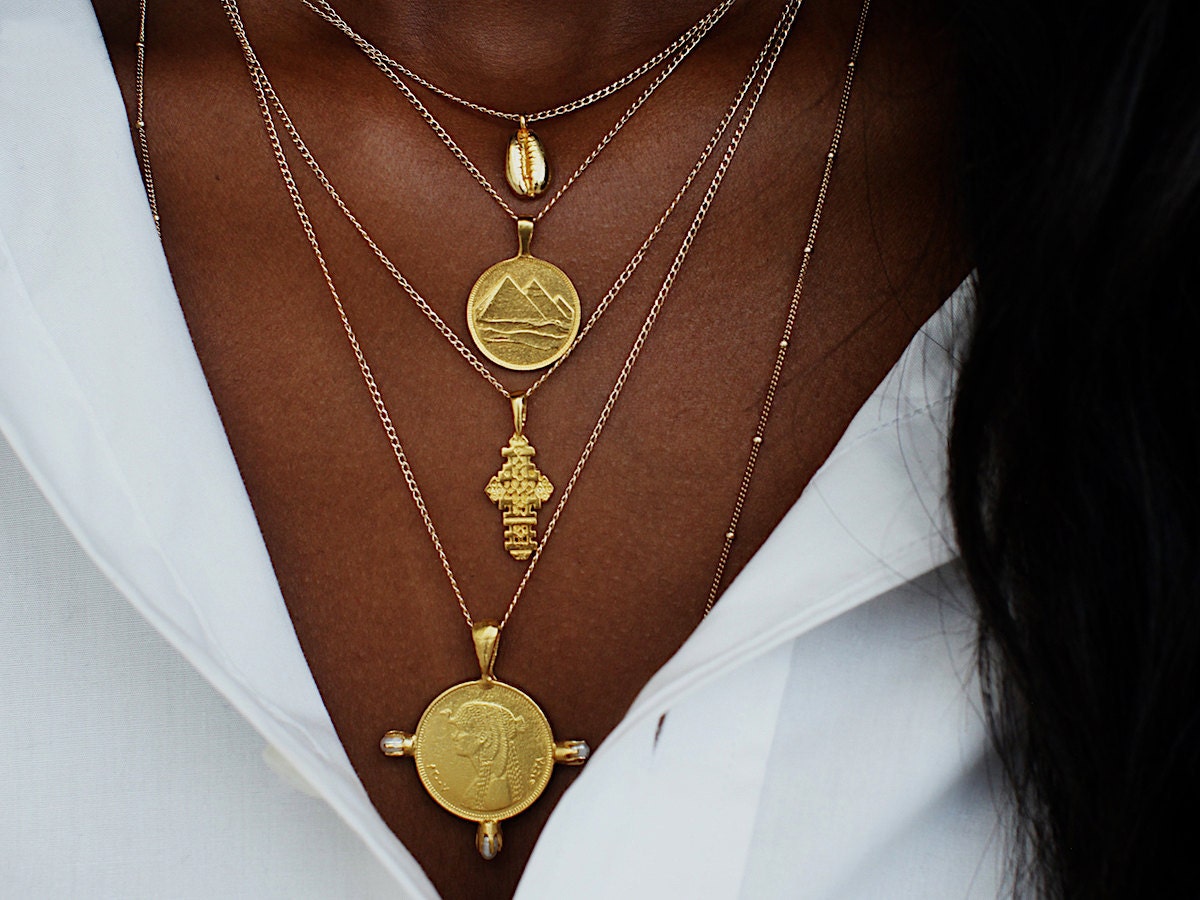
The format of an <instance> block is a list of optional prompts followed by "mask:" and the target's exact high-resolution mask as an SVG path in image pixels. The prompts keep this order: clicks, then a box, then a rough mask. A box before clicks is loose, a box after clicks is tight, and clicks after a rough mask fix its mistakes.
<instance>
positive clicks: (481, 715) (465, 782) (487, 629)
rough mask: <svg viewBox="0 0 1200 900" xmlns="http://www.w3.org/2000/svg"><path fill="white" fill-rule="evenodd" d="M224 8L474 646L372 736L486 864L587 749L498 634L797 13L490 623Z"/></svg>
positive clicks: (229, 6) (232, 9) (227, 1)
mask: <svg viewBox="0 0 1200 900" xmlns="http://www.w3.org/2000/svg"><path fill="white" fill-rule="evenodd" d="M223 3H224V6H225V10H226V13H227V15H228V16H229V18H230V22H231V23H232V24H233V27H234V30H235V32H236V33H237V34H238V39H239V42H240V43H241V45H242V50H243V55H244V56H245V57H246V62H247V67H248V69H249V71H250V77H251V81H252V82H253V83H254V87H255V91H256V93H257V95H258V101H259V111H260V113H261V115H262V118H263V125H264V127H265V129H266V131H267V135H268V139H269V141H270V143H271V147H272V151H273V152H274V154H275V160H276V163H277V164H278V166H279V169H280V175H281V177H282V178H283V181H284V184H285V186H286V188H287V190H288V193H289V194H290V196H291V199H292V204H293V206H294V207H295V210H296V215H297V217H298V219H299V220H300V223H301V226H302V227H303V229H304V232H305V235H306V237H307V238H308V241H309V245H310V247H311V248H312V251H313V255H314V257H315V258H316V260H317V263H318V265H319V267H320V269H321V273H322V276H323V277H324V279H325V283H326V287H327V288H328V290H329V294H330V297H331V299H332V300H333V303H334V305H335V307H336V308H337V312H338V316H339V318H340V320H341V323H342V327H343V330H344V331H345V333H346V338H347V341H348V342H349V344H350V347H351V349H352V351H353V353H354V356H355V360H356V361H357V363H358V365H359V370H360V372H361V374H362V377H363V382H364V384H365V385H366V387H367V390H368V392H369V393H370V395H371V399H372V402H373V404H374V406H375V411H376V414H377V415H378V416H379V420H380V423H381V425H382V426H383V429H384V432H385V434H386V435H387V437H388V441H389V442H390V444H391V446H392V452H393V454H394V456H395V458H396V462H397V464H398V466H399V467H400V470H401V472H402V474H403V477H404V480H405V483H406V484H407V486H408V489H409V492H410V494H411V495H412V499H413V503H414V505H415V506H416V508H417V510H418V512H419V514H420V515H421V518H422V520H423V522H424V524H425V528H426V531H427V532H428V534H429V537H430V540H431V542H432V543H433V546H434V550H435V551H436V552H437V554H438V557H439V559H440V560H441V563H442V567H443V570H444V571H445V573H446V577H447V580H448V581H449V584H450V587H451V590H452V591H453V593H454V595H455V598H456V599H457V601H458V606H459V609H460V611H461V613H462V615H463V618H464V619H465V621H466V623H467V625H468V626H469V627H470V629H471V635H472V640H473V642H474V645H475V653H476V661H477V663H478V665H479V678H477V679H475V680H472V681H466V682H462V683H460V684H457V685H454V686H452V687H450V688H448V689H447V690H445V691H443V692H442V693H441V694H439V695H438V696H437V697H436V698H435V699H434V701H433V702H432V703H430V705H429V706H428V707H427V708H426V710H425V712H424V713H423V714H422V716H421V718H420V721H419V722H418V724H417V728H416V730H415V731H414V732H413V733H411V734H409V733H406V732H402V731H389V732H387V733H386V734H384V736H383V737H382V738H381V740H380V748H381V750H382V751H383V753H384V754H386V755H388V756H401V757H403V756H411V757H413V758H414V760H415V761H416V767H417V773H418V776H419V778H420V780H421V783H422V784H423V785H424V786H425V789H426V790H427V791H428V792H429V794H430V796H431V797H432V798H433V799H434V800H435V801H436V802H437V803H438V804H439V805H440V806H442V807H443V808H444V809H446V810H447V811H449V812H451V813H453V814H454V815H456V816H458V817H460V818H463V819H466V820H468V821H471V822H475V823H476V837H475V844H476V848H477V849H478V850H479V853H480V855H481V856H483V858H485V859H492V858H494V857H495V856H496V854H497V853H499V852H500V849H501V846H502V834H501V826H500V823H501V822H502V821H503V820H504V819H507V818H510V817H512V816H514V815H517V814H518V813H520V812H522V811H524V810H525V809H527V808H528V807H529V806H530V804H532V803H533V802H534V801H535V800H536V799H537V797H538V796H539V795H540V794H541V792H542V791H543V790H544V789H545V787H546V785H547V784H548V783H549V780H550V774H551V769H552V768H553V766H554V764H556V763H557V764H565V765H580V764H582V763H583V762H585V761H586V760H587V757H588V754H589V752H590V750H589V748H588V745H587V744H586V743H585V742H583V741H555V740H554V737H553V733H552V731H551V728H550V724H549V721H548V720H547V719H546V716H545V714H544V713H543V712H542V710H541V708H540V707H539V706H538V705H537V703H535V702H534V700H533V699H532V698H531V697H529V696H528V695H527V694H525V693H524V692H523V691H521V690H520V689H519V688H516V687H514V686H512V685H509V684H506V683H504V682H502V681H500V680H498V679H497V678H496V677H495V674H494V666H495V661H496V654H497V651H498V648H499V639H500V635H501V633H502V632H503V629H504V627H505V626H506V624H507V623H508V621H509V619H510V618H511V616H512V614H513V612H514V611H515V609H516V606H517V603H518V602H519V601H520V599H521V597H522V595H523V594H524V591H525V587H526V585H527V584H528V583H529V579H530V577H531V576H532V574H533V571H534V569H535V567H536V566H537V563H538V560H539V559H540V558H541V555H542V553H543V552H544V550H545V547H546V544H547V542H548V540H549V538H550V535H551V534H553V532H554V527H555V525H556V523H557V522H558V519H559V517H560V516H561V514H562V511H563V509H564V508H565V506H566V504H567V501H568V500H569V499H570V497H571V493H572V491H573V489H574V487H575V484H576V483H577V481H578V478H579V476H580V474H581V473H582V471H583V468H584V466H586V464H587V461H588V459H589V458H590V455H591V452H592V449H593V447H594V446H595V444H596V442H597V441H598V440H599V438H600V434H601V432H602V431H603V429H604V426H605V424H606V423H607V421H608V418H609V416H610V414H611V412H612V410H613V407H614V406H615V405H616V402H617V399H618V397H619V396H620V393H621V390H622V388H623V387H624V385H625V382H626V380H627V379H628V377H629V373H630V372H631V371H632V369H633V366H634V364H635V363H636V362H637V359H638V356H639V355H640V353H641V350H642V347H643V346H644V345H645V341H646V339H647V337H648V336H649V334H650V331H651V329H652V328H653V327H654V324H655V322H656V321H657V318H658V314H659V311H660V310H661V308H662V304H663V302H664V301H665V300H666V298H667V295H668V294H669V293H670V290H671V287H672V285H673V284H674V280H675V277H676V275H677V274H678V272H679V270H680V268H681V267H682V266H683V263H684V260H685V259H686V257H687V254H688V251H689V250H690V248H691V246H692V243H693V241H694V240H695V236H696V234H697V233H698V232H699V229H700V227H701V225H702V223H703V222H704V219H705V216H706V214H707V212H708V210H709V208H710V207H711V204H712V201H713V198H714V197H715V195H716V192H717V190H718V189H719V188H720V186H721V183H722V181H723V179H724V177H725V173H726V172H727V171H728V169H729V166H730V164H731V163H732V161H733V158H734V156H735V154H736V153H737V149H738V147H739V145H740V142H741V138H742V135H743V134H744V133H745V130H746V128H747V127H748V126H749V124H750V120H751V118H752V117H753V114H754V112H755V110H756V108H757V105H758V100H759V98H760V97H761V95H762V92H763V90H764V89H765V87H766V84H767V82H768V80H769V79H770V76H771V73H772V72H773V70H774V65H775V62H776V60H777V59H778V56H779V53H780V51H781V50H782V49H783V45H784V42H785V41H786V39H787V34H788V31H789V30H790V27H791V23H792V21H793V20H794V18H795V14H796V12H797V11H798V9H799V5H800V0H791V2H789V3H788V6H787V10H786V12H787V14H786V15H785V17H784V26H783V29H782V33H780V34H779V35H778V39H777V40H776V41H774V42H773V44H772V46H771V48H770V53H769V56H768V59H767V63H766V66H765V68H764V71H763V72H762V74H761V77H760V79H759V80H758V81H757V83H756V86H755V89H754V91H753V93H752V95H751V97H750V99H749V100H748V101H747V105H746V109H745V111H744V112H743V113H742V117H741V120H740V121H739V122H738V125H737V127H736V128H735V130H734V133H733V135H732V137H731V138H730V141H729V145H728V147H727V148H726V151H725V154H724V155H723V157H722V158H721V162H720V164H719V165H718V167H717V169H716V172H715V173H714V174H713V177H712V180H711V181H710V183H709V186H708V190H707V191H706V193H705V196H704V199H703V200H702V201H701V203H700V206H699V208H698V209H697V211H696V214H695V216H694V217H693V219H692V224H691V226H690V227H689V229H688V231H687V233H686V234H685V236H684V239H683V242H682V243H681V245H680V247H679V250H678V252H677V253H676V255H675V259H674V260H673V262H672V264H671V267H670V268H669V270H668V272H667V274H666V276H665V278H664V280H663V283H662V286H661V287H660V289H659V292H658V295H657V296H656V298H655V301H654V303H653V305H652V306H651V308H650V312H649V314H648V315H647V317H646V320H645V321H644V322H643V324H642V328H641V331H640V333H639V334H638V337H637V339H636V340H635V341H634V344H633V346H632V348H631V349H630V352H629V355H628V356H627V357H626V360H625V364H624V365H623V367H622V368H621V372H620V374H619V375H618V376H617V380H616V382H615V383H614V385H613V387H612V390H611V391H610V393H609V397H608V401H607V402H606V403H605V405H604V408H603V410H602V411H601V413H600V416H599V418H598V419H597V421H596V424H595V426H594V427H593V430H592V434H591V436H590V438H589V439H588V442H587V444H586V445H585V446H584V449H583V452H582V453H581V454H580V457H579V461H578V462H577V463H576V466H575V471H574V473H573V474H572V476H571V479H570V481H569V482H568V483H567V486H566V488H564V490H563V493H562V496H561V498H560V499H559V501H558V505H557V507H556V508H555V510H554V514H553V516H552V517H551V519H550V521H549V523H548V524H547V526H546V531H545V533H544V534H543V535H542V538H541V540H540V541H539V542H538V544H537V546H536V549H535V550H534V551H533V553H532V555H531V556H530V559H529V563H528V565H527V567H526V570H525V573H524V575H523V577H522V578H521V581H520V583H519V584H518V586H517V589H516V590H515V591H514V593H513V597H512V599H511V600H510V602H509V605H508V608H507V610H506V611H505V614H504V617H503V618H502V619H501V620H500V621H498V622H493V621H476V620H475V619H474V618H473V617H472V615H471V612H470V609H469V608H468V606H467V603H466V601H465V599H464V598H463V596H462V592H461V590H460V589H459V586H458V580H457V578H456V577H455V575H454V571H453V569H452V568H451V566H450V562H449V559H448V557H447V555H446V552H445V549H444V547H443V546H442V543H441V540H440V538H439V537H438V534H437V529H436V528H435V526H434V523H433V519H432V518H431V517H430V515H429V511H428V509H427V508H426V506H425V501H424V498H423V497H422V494H421V490H420V487H419V486H418V484H417V480H416V477H415V475H414V474H413V471H412V467H411V466H410V464H409V462H408V458H407V456H406V454H405V452H404V447H403V445H402V443H401V441H400V436H399V433H398V431H397V429H396V427H395V424H394V422H393V420H392V417H391V414H390V412H389V411H388V408H387V405H386V404H385V402H384V399H383V395H382V392H381V390H380V388H379V386H378V384H377V382H376V381H375V377H374V375H373V374H372V371H371V367H370V365H369V364H368V362H367V359H366V355H365V354H364V352H363V350H362V346H361V344H360V343H359V341H358V338H357V336H356V334H355V332H354V329H353V326H352V325H351V323H350V319H349V316H348V314H347V312H346V309H345V307H344V305H343V304H342V301H341V298H340V295H339V294H338V291H337V287H336V285H335V284H334V281H333V277H332V275H331V274H330V271H329V267H328V265H327V264H326V262H325V257H324V254H323V253H322V251H321V247H320V243H319V241H318V239H317V236H316V232H315V230H314V228H313V225H312V222H311V220H310V219H309V216H308V213H307V211H306V209H305V206H304V202H303V199H302V197H301V195H300V191H299V189H298V187H297V185H296V181H295V178H294V177H293V176H292V173H291V169H290V166H289V165H288V162H287V157H286V155H285V154H284V152H283V144H282V141H281V139H280V137H279V134H278V130H277V128H276V125H275V121H274V117H273V115H272V106H273V104H272V103H271V100H270V99H269V94H268V89H267V81H266V78H265V75H264V73H263V71H262V67H261V65H260V64H259V63H258V60H257V57H256V56H255V55H254V53H253V50H252V48H250V45H249V41H248V40H247V39H246V37H245V29H244V27H243V26H242V23H241V19H240V16H239V14H238V11H237V3H236V0H223ZM513 409H514V420H515V422H514V424H515V425H516V429H517V431H518V434H519V433H520V430H521V427H522V418H523V415H522V413H523V409H522V405H521V403H520V402H519V401H518V402H514V406H513Z"/></svg>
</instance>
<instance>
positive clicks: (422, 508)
mask: <svg viewBox="0 0 1200 900" xmlns="http://www.w3.org/2000/svg"><path fill="white" fill-rule="evenodd" d="M801 2H803V0H789V2H788V3H787V6H786V8H785V15H784V16H783V22H784V25H783V28H782V30H781V32H780V33H779V34H778V35H777V36H776V39H775V40H774V41H773V42H772V44H771V47H770V52H769V54H768V57H767V61H766V65H765V66H764V69H763V71H762V73H761V77H760V78H759V80H758V81H757V83H756V85H755V88H754V90H753V91H752V93H751V94H750V96H749V98H748V100H747V102H746V108H745V111H744V112H743V113H742V117H741V119H740V120H739V122H738V124H737V126H736V127H735V129H734V132H733V135H732V136H731V137H730V140H729V144H728V146H727V147H726V150H725V153H724V155H723V156H722V157H721V161H720V163H719V164H718V166H717V168H716V171H715V172H714V173H713V176H712V180H711V181H710V182H709V186H708V190H707V191H706V192H705V195H704V197H703V199H702V200H701V201H700V205H699V207H698V208H697V210H696V214H695V216H694V217H693V219H692V223H691V226H690V227H689V228H688V230H687V233H686V234H685V235H684V238H683V242H682V243H681V244H680V247H679V250H678V252H677V253H676V254H675V259H674V260H673V262H672V263H671V266H670V268H669V269H668V271H667V274H666V276H665V277H664V279H663V282H662V285H661V286H660V288H659V291H658V294H657V296H656V297H655V300H654V303H653V304H652V305H651V307H650V312H649V313H648V314H647V316H646V319H645V321H644V322H643V323H642V328H641V330H640V332H639V333H638V336H637V338H636V339H635V340H634V343H633V346H632V347H631V348H630V351H629V355H628V356H627V357H626V359H625V364H624V365H623V366H622V367H621V371H620V374H619V375H618V376H617V379H616V382H615V383H614V384H613V387H612V390H611V391H610V392H609V395H608V400H607V401H606V402H605V404H604V407H603V409H602V410H601V412H600V415H599V417H598V418H597V420H596V424H595V426H594V427H593V429H592V433H591V435H590V436H589V438H588V441H587V443H586V444H585V445H584V448H583V451H582V452H581V453H580V456H579V461H578V462H577V463H576V464H575V469H574V471H573V472H572V473H571V477H570V479H569V480H568V482H567V484H566V486H565V487H564V488H563V491H562V495H561V497H560V498H559V501H558V504H557V506H556V507H555V509H554V513H553V515H551V517H550V520H549V522H547V524H546V529H545V531H544V532H543V534H542V537H541V540H539V541H538V544H537V547H536V548H535V549H534V552H533V554H532V555H531V556H530V559H529V563H528V564H527V565H526V568H525V572H524V574H523V575H522V577H521V580H520V582H519V584H518V585H517V588H516V590H515V591H514V592H513V596H512V599H511V600H510V601H509V604H508V607H507V609H506V610H505V613H504V616H503V617H502V618H501V620H500V623H499V628H500V630H501V631H502V630H503V629H504V627H505V626H506V625H507V624H508V621H509V619H510V618H511V617H512V614H513V612H514V610H515V609H516V607H517V604H518V602H520V599H521V597H522V596H523V595H524V592H525V588H526V586H527V585H528V584H529V579H530V578H531V577H532V575H533V572H534V569H535V568H536V567H537V563H538V560H540V559H541V556H542V552H543V551H544V550H545V547H546V544H547V542H548V541H549V539H550V536H551V535H552V534H553V533H554V529H555V526H556V525H557V523H558V520H559V518H560V517H561V515H562V512H563V509H564V508H565V507H566V505H567V501H568V500H569V499H570V498H571V494H572V492H573V491H574V488H575V484H576V483H577V482H578V480H579V476H580V475H581V474H582V472H583V469H584V467H585V466H586V465H587V462H588V460H589V459H590V458H591V454H592V450H593V448H594V447H595V446H596V442H597V441H598V440H599V439H600V434H601V433H602V432H603V430H604V426H605V424H606V423H607V422H608V419H609V416H610V415H611V413H612V410H613V408H614V407H615V406H616V403H617V399H618V397H619V396H620V394H621V391H622V389H623V388H624V386H625V383H626V381H627V380H628V378H629V373H630V372H631V371H632V370H633V367H634V365H635V363H636V362H637V359H638V356H639V355H640V354H641V351H642V348H643V347H644V346H645V343H646V339H647V338H648V337H649V335H650V332H651V330H652V329H653V327H654V324H655V322H656V321H657V320H658V314H659V311H660V310H661V309H662V305H663V303H664V302H665V301H666V299H667V296H668V295H669V293H670V291H671V288H672V286H673V285H674V283H675V278H676V276H677V275H678V273H679V270H680V269H681V268H682V266H683V263H684V260H685V259H686V258H687V254H688V251H689V250H690V249H691V246H692V243H693V241H694V240H695V237H696V234H697V233H698V232H699V230H700V227H701V225H702V224H703V222H704V219H705V216H706V215H707V213H708V210H709V208H710V207H711V205H712V201H713V198H714V197H715V196H716V193H717V190H718V189H719V188H720V186H721V183H722V181H723V180H724V177H725V173H726V172H727V171H728V169H729V166H730V164H731V163H732V162H733V158H734V156H735V154H736V153H737V150H738V147H739V146H740V144H741V140H742V136H743V135H744V134H745V131H746V128H747V127H748V126H749V124H750V121H751V119H752V117H753V115H754V112H755V110H756V109H757V106H758V101H759V98H760V97H761V96H762V92H763V90H764V89H765V88H766V85H767V82H768V81H769V80H770V77H771V74H772V72H773V71H774V68H775V62H776V61H777V60H778V58H779V54H780V52H781V51H782V49H783V45H784V43H785V42H786V40H787V35H788V32H789V31H790V30H791V25H792V22H793V21H794V20H795V16H796V13H797V12H798V11H799V8H800V4H801ZM222 3H223V5H224V7H225V12H226V15H227V16H228V17H229V20H230V24H231V25H232V26H233V29H234V32H235V33H236V34H237V37H238V41H239V43H240V44H241V47H242V53H243V55H244V56H245V58H246V65H247V68H248V70H249V72H250V80H251V81H252V83H253V84H254V89H255V92H256V94H257V95H258V104H259V112H260V114H261V115H262V119H263V125H264V127H265V129H266V131H267V137H268V139H269V141H270V144H271V149H272V152H273V153H274V155H275V161H276V163H277V164H278V166H279V170H280V174H281V176H282V177H283V181H284V184H285V186H286V187H287V190H288V193H289V195H290V196H291V199H292V204H293V206H294V207H295V209H296V215H297V217H298V218H299V220H300V224H301V226H302V227H303V229H304V233H305V235H306V237H307V238H308V241H309V245H310V246H311V247H312V250H313V255H314V256H315V257H316V259H317V263H318V265H319V267H320V269H321V274H322V277H323V278H324V279H325V284H326V287H327V288H328V290H329V294H330V297H331V298H332V300H333V303H334V305H335V306H336V308H337V312H338V316H339V318H340V319H341V322H342V328H343V329H344V330H345V332H346V338H347V340H348V341H349V344H350V347H351V349H352V351H353V353H354V357H355V360H356V361H357V362H358V366H359V370H360V371H361V373H362V377H363V382H364V383H365V384H366V387H367V390H368V392H369V393H370V395H371V400H372V402H373V403H374V405H375V411H376V413H377V414H378V416H379V420H380V422H381V423H382V425H383V429H384V432H385V434H386V435H387V438H388V441H389V443H390V444H391V447H392V452H393V454H394V455H395V458H396V463H397V464H398V465H399V467H400V471H401V473H402V475H403V477H404V481H405V483H406V484H407V485H408V489H409V493H410V494H411V495H412V498H413V503H414V504H415V506H416V508H417V512H418V513H419V514H420V516H421V519H422V521H423V523H424V525H425V530H426V531H427V532H428V534H429V538H430V540H431V542H432V543H433V546H434V550H435V551H436V552H437V555H438V559H439V560H440V561H441V564H442V568H443V570H444V571H445V573H446V578H447V580H448V581H449V583H450V588H451V590H452V591H453V593H454V596H455V599H456V601H457V602H458V607H459V609H460V611H461V612H462V615H463V618H464V619H465V620H466V622H467V624H468V625H469V626H473V625H474V619H473V617H472V615H471V612H470V609H469V608H468V606H467V603H466V600H465V599H464V597H463V595H462V591H461V589H460V588H459V585H458V579H457V578H456V577H455V576H454V570H453V568H452V567H451V565H450V560H449V558H448V556H447V555H446V550H445V548H444V547H443V545H442V542H441V538H440V537H439V536H438V533H437V529H436V528H435V527H434V524H433V519H432V518H431V516H430V515H429V510H428V508H427V507H426V505H425V500H424V497H423V496H422V494H421V489H420V487H419V486H418V485H417V480H416V477H415V475H414V474H413V471H412V467H411V465H410V464H409V462H408V457H407V455H406V454H405V452H404V447H403V444H402V443H401V441H400V436H399V433H398V431H397V429H396V427H395V424H394V423H393V421H392V417H391V414H390V413H389V412H388V408H387V405H386V404H385V402H384V400H383V394H382V392H381V390H380V388H379V386H378V384H377V383H376V381H375V376H374V374H373V373H372V370H371V367H370V365H369V364H368V362H367V358H366V355H365V354H364V352H363V350H362V346H361V345H360V343H359V341H358V338H357V336H356V334H355V332H354V329H353V327H352V325H351V323H350V318H349V316H348V315H347V313H346V310H345V307H344V306H343V304H342V301H341V297H340V295H339V294H338V291H337V287H336V286H335V284H334V280H333V276H332V274H331V273H330V271H329V267H328V264H327V263H326V261H325V256H324V253H323V252H322V251H321V246H320V243H319V241H318V240H317V235H316V230H315V229H314V227H313V224H312V221H311V219H310V218H309V216H308V212H307V210H306V208H305V206H304V201H303V199H302V198H301V196H300V190H299V188H298V187H297V185H296V181H295V178H294V177H293V175H292V171H291V167H290V165H289V164H288V161H287V156H286V154H285V153H284V151H283V143H282V141H281V139H280V137H279V133H278V130H277V128H276V125H275V121H274V116H273V115H272V111H271V110H272V103H271V101H270V99H269V94H268V90H267V83H266V81H265V78H264V75H263V72H262V67H261V65H259V63H258V60H257V57H256V56H255V55H254V51H253V48H252V47H251V46H250V42H249V40H248V39H247V37H246V31H245V26H244V25H243V23H242V20H241V16H240V14H239V12H238V8H237V2H236V0H222Z"/></svg>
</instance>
